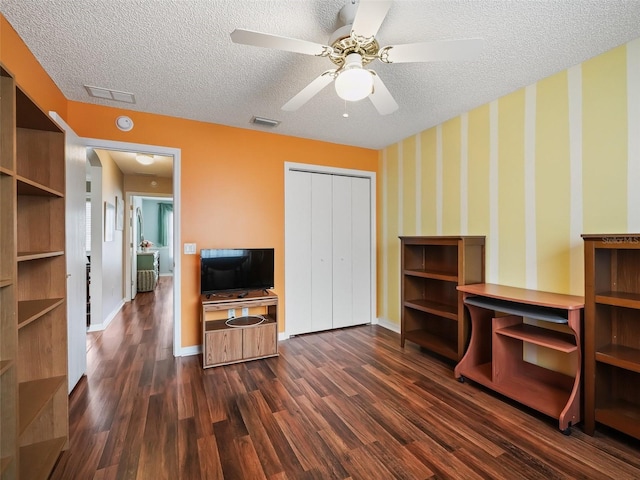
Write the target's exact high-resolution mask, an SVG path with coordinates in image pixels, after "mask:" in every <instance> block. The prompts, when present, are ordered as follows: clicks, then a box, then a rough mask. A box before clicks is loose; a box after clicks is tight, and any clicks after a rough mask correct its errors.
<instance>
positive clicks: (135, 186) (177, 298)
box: [82, 138, 182, 356]
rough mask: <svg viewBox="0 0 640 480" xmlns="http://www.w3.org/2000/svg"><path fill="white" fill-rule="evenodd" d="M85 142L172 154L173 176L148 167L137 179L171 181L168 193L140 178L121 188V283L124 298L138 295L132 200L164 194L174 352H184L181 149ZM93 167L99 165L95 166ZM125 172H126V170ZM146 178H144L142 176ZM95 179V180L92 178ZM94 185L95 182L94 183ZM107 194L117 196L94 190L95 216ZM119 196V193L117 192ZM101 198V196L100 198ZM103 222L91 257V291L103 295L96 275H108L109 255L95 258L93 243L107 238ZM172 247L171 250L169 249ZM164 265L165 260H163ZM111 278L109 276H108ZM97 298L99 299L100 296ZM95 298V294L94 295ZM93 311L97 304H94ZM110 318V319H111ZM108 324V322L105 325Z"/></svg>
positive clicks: (112, 150) (119, 150)
mask: <svg viewBox="0 0 640 480" xmlns="http://www.w3.org/2000/svg"><path fill="white" fill-rule="evenodd" d="M82 140H83V143H84V145H85V146H86V147H87V149H88V151H90V150H94V151H96V150H97V151H100V150H104V151H107V152H108V153H109V155H110V156H111V157H117V156H118V155H120V154H122V155H130V156H131V155H133V156H134V157H135V156H140V154H142V155H143V156H144V155H146V156H152V157H155V158H168V159H169V161H170V162H171V167H170V168H171V176H170V178H164V179H162V178H154V176H151V175H148V174H147V175H145V173H144V170H142V169H141V170H140V171H138V172H134V173H137V174H138V175H135V177H136V181H138V182H140V181H142V182H143V183H144V182H147V183H149V184H154V183H156V184H159V183H162V182H169V183H170V187H171V188H170V190H169V191H168V193H166V194H165V193H162V194H156V193H153V191H152V190H151V191H150V190H149V189H147V188H143V187H140V183H136V181H132V182H127V181H123V187H122V190H121V195H122V196H121V197H120V199H121V201H122V211H121V212H119V214H120V213H121V214H122V215H123V217H124V218H123V231H122V239H123V242H122V248H121V249H120V252H121V254H120V262H119V263H120V266H121V269H122V270H121V272H122V274H121V278H122V285H121V286H120V288H121V291H122V299H123V301H130V300H132V299H133V298H134V297H135V290H136V289H135V288H133V285H132V282H131V280H132V278H133V272H136V265H135V263H134V262H135V261H136V260H135V257H136V255H135V252H136V251H137V250H138V249H139V248H141V247H140V246H139V242H138V241H137V235H138V233H137V230H138V228H137V226H138V223H137V219H136V217H135V216H134V214H135V213H136V210H135V209H134V208H132V207H133V204H132V201H133V199H134V198H136V197H149V198H152V197H153V198H155V197H157V198H161V199H163V200H164V202H163V203H170V204H171V213H170V215H167V221H168V223H169V225H168V227H167V228H166V230H167V233H168V234H169V235H170V239H171V240H170V242H169V241H165V242H163V243H168V245H162V247H163V248H162V249H163V250H164V255H165V256H166V258H165V261H164V267H165V271H166V272H170V273H171V275H172V276H173V355H174V356H181V355H182V353H181V351H182V345H181V320H180V311H181V295H180V292H181V288H180V283H181V282H180V272H181V257H180V254H179V253H180V248H179V247H180V229H179V225H180V154H181V152H180V149H177V148H170V147H162V146H153V145H143V144H136V143H128V142H116V141H110V140H102V139H89V138H84V139H82ZM92 168H96V167H95V166H92ZM101 173H102V177H104V174H105V173H108V172H101ZM123 175H126V173H124V172H123ZM141 179H142V180H141ZM92 182H94V180H93V179H92ZM95 183H96V184H97V185H96V187H97V188H96V189H99V188H101V186H102V185H103V184H105V181H104V178H100V181H99V182H95ZM92 185H93V184H92ZM105 195H106V196H108V198H111V197H113V196H114V195H113V192H106V193H105V192H100V193H97V192H95V191H93V189H92V193H91V200H92V202H96V203H97V204H92V206H91V209H92V210H91V211H92V213H94V214H95V213H96V212H97V213H98V215H97V216H92V218H102V210H101V209H102V208H103V206H106V204H107V203H109V202H107V201H105V198H106V197H105ZM115 196H116V197H117V195H115ZM96 199H97V200H96ZM100 227H101V225H98V228H94V227H92V234H95V232H97V233H98V238H97V239H96V240H92V260H91V277H92V284H91V285H90V287H91V294H92V297H93V296H94V295H98V296H99V293H98V292H99V291H100V290H99V289H98V287H102V288H104V286H103V285H94V284H93V279H95V282H96V284H98V283H100V282H101V281H102V280H103V278H104V277H105V276H104V272H103V271H102V270H103V268H105V266H106V265H108V263H106V259H104V258H100V259H99V260H100V261H97V260H98V259H97V258H96V259H95V260H96V261H94V258H95V257H96V255H97V254H98V252H95V254H94V252H93V249H94V247H93V245H95V243H96V242H101V241H102V240H103V238H104V232H103V231H102V230H101V228H100ZM167 250H169V251H167ZM161 266H162V263H161ZM106 278H107V280H108V278H109V277H108V276H107V277H106ZM96 300H99V299H98V298H96ZM92 302H93V298H92ZM92 311H93V305H92ZM109 320H110V319H109ZM104 326H106V325H104Z"/></svg>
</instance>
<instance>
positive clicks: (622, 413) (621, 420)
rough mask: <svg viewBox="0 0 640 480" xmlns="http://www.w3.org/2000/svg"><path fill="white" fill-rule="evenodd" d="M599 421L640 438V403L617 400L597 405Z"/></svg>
mask: <svg viewBox="0 0 640 480" xmlns="http://www.w3.org/2000/svg"><path fill="white" fill-rule="evenodd" d="M595 418H596V421H597V422H600V423H602V424H604V425H608V426H610V427H612V428H615V429H616V430H619V431H621V432H623V433H626V434H627V435H631V436H633V437H635V438H638V439H640V403H635V404H633V403H630V402H625V401H617V402H614V403H609V404H608V405H606V406H602V407H596V413H595Z"/></svg>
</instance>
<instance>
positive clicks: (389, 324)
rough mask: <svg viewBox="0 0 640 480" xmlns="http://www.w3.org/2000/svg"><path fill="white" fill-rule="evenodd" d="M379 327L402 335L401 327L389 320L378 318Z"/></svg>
mask: <svg viewBox="0 0 640 480" xmlns="http://www.w3.org/2000/svg"><path fill="white" fill-rule="evenodd" d="M377 325H378V326H380V327H382V328H386V329H387V330H391V331H392V332H395V333H397V334H400V325H398V324H397V323H396V322H392V321H391V320H389V319H388V318H384V317H378V321H377Z"/></svg>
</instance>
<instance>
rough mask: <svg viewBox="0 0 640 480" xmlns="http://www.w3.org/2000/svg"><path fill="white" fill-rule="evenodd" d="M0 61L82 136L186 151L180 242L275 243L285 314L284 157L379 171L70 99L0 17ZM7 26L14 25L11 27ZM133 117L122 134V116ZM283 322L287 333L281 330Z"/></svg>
mask: <svg viewBox="0 0 640 480" xmlns="http://www.w3.org/2000/svg"><path fill="white" fill-rule="evenodd" d="M0 21H1V22H2V24H0V28H1V29H2V37H1V39H2V49H1V50H0V55H1V56H0V60H1V61H2V62H3V63H4V64H5V65H6V66H7V68H9V70H11V71H12V73H14V74H15V75H16V77H18V76H19V79H22V80H24V81H19V83H20V85H21V86H22V87H23V88H24V89H25V90H26V92H27V93H28V94H29V95H30V96H31V97H32V98H33V99H34V101H36V102H37V103H38V104H39V105H40V107H42V108H43V109H46V110H49V109H55V110H56V111H58V112H59V113H60V115H61V116H62V117H63V118H64V119H65V120H66V122H67V123H68V124H69V125H70V126H71V127H72V128H73V129H74V130H75V131H76V133H77V134H78V135H80V136H81V137H90V138H100V139H105V140H113V141H122V142H133V143H142V144H150V145H160V146H166V147H172V148H179V149H181V162H182V163H181V170H180V176H181V185H180V189H181V208H180V214H181V225H180V230H181V237H182V238H181V240H182V242H185V243H196V244H197V247H198V249H200V248H215V247H274V248H275V249H276V278H275V291H276V293H278V294H279V295H280V309H279V315H280V318H282V319H284V315H283V312H284V308H283V305H284V162H287V161H289V162H300V163H309V164H317V165H329V166H335V167H341V168H351V169H359V170H368V171H376V170H377V162H378V152H377V151H375V150H368V149H363V148H356V147H346V146H342V145H336V144H330V143H325V142H318V141H312V140H304V139H299V138H293V137H287V136H283V135H275V134H272V133H265V132H259V131H253V130H244V129H239V128H232V127H225V126H221V125H215V124H210V123H204V122H195V121H191V120H185V119H180V118H175V117H168V116H161V115H153V114H146V113H138V112H133V111H127V110H123V109H119V108H112V107H104V106H98V105H90V104H85V103H79V102H73V101H69V102H67V101H66V100H65V99H64V97H63V96H62V94H61V93H60V91H59V90H58V89H57V88H56V87H55V85H54V84H53V82H52V81H51V79H50V78H49V77H48V75H47V74H46V72H44V70H42V68H41V67H40V66H39V64H38V63H37V62H36V61H35V59H34V58H33V56H32V54H31V53H30V52H29V51H28V49H26V47H25V46H24V44H23V42H22V40H21V39H20V38H19V37H18V36H17V34H16V33H15V31H13V29H12V28H11V26H10V25H8V24H7V22H6V21H5V19H4V18H3V17H1V16H0ZM7 27H8V28H7ZM123 114H126V115H128V116H130V117H131V118H132V119H133V121H134V125H135V126H134V128H133V130H131V131H130V132H121V131H120V130H118V129H117V128H116V126H115V119H116V117H118V116H119V115H123ZM198 262H199V256H198V255H183V256H182V279H181V280H182V310H181V313H182V315H181V317H182V332H181V333H182V346H183V347H188V346H192V345H197V344H199V343H200V330H199V308H198V301H199V294H198V289H199V263H198ZM282 329H283V328H282V325H281V330H282Z"/></svg>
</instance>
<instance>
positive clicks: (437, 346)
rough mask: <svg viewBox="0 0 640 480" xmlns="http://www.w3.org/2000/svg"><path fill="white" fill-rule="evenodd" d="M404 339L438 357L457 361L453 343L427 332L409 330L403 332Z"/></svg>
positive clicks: (456, 352)
mask: <svg viewBox="0 0 640 480" xmlns="http://www.w3.org/2000/svg"><path fill="white" fill-rule="evenodd" d="M404 338H405V340H409V341H410V342H413V343H415V344H418V345H420V346H421V347H424V348H426V349H427V350H431V351H432V352H435V353H437V354H439V355H442V356H444V357H447V358H450V359H452V360H458V351H457V350H456V349H455V348H454V345H453V342H449V341H447V339H444V338H442V337H438V336H436V335H433V334H432V333H429V332H428V331H427V330H411V331H408V332H405V333H404Z"/></svg>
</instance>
